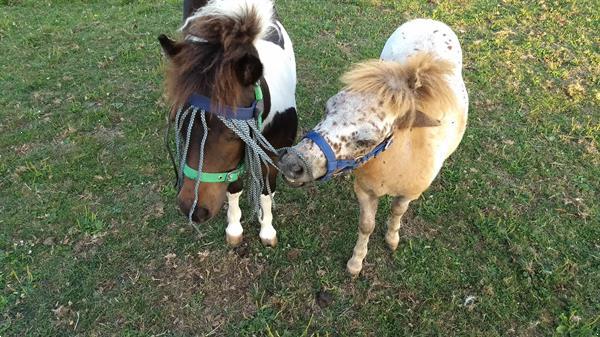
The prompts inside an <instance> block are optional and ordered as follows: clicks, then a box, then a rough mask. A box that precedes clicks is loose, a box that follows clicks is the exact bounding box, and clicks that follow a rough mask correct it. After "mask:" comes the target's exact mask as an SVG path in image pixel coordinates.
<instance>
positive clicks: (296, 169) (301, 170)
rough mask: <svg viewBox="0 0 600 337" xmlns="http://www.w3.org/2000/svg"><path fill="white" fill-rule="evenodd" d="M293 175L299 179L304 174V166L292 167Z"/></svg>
mask: <svg viewBox="0 0 600 337" xmlns="http://www.w3.org/2000/svg"><path fill="white" fill-rule="evenodd" d="M292 173H293V174H294V175H295V176H296V177H299V176H301V175H302V173H304V167H302V165H300V164H294V165H293V166H292Z"/></svg>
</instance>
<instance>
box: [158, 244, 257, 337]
mask: <svg viewBox="0 0 600 337" xmlns="http://www.w3.org/2000/svg"><path fill="white" fill-rule="evenodd" d="M263 270H264V267H263V265H262V264H261V263H260V262H257V261H256V260H255V259H254V256H252V255H251V254H238V253H236V251H233V250H230V251H225V252H223V251H213V250H203V251H200V252H198V253H197V254H196V255H195V256H192V255H187V256H183V257H179V256H177V255H176V254H174V253H169V254H167V255H165V257H164V261H163V263H162V264H160V265H158V266H157V267H155V270H154V271H152V272H151V278H152V281H153V282H154V283H155V285H156V287H158V288H159V289H160V291H159V293H160V294H162V295H163V298H162V301H161V305H163V306H164V310H165V312H166V313H167V315H168V316H169V320H170V321H171V322H172V326H173V329H174V330H177V331H178V332H183V333H192V334H203V333H208V332H211V331H214V332H213V333H216V334H217V335H218V334H219V331H221V329H222V328H223V327H225V326H227V325H228V324H229V323H232V324H235V322H233V320H241V319H243V318H248V317H251V316H252V315H253V314H254V313H255V312H256V311H257V307H256V305H255V301H254V300H253V299H252V298H251V296H252V289H258V279H259V277H260V275H261V274H262V272H263ZM221 332H222V331H221Z"/></svg>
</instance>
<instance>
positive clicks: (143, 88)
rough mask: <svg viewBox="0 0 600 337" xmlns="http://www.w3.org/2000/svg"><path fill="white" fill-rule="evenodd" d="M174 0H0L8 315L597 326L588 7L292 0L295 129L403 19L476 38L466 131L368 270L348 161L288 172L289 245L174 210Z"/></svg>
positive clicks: (592, 18) (232, 326)
mask: <svg viewBox="0 0 600 337" xmlns="http://www.w3.org/2000/svg"><path fill="white" fill-rule="evenodd" d="M180 6H181V4H180V1H174V0H147V1H125V0H106V1H47V0H44V1H32V0H2V1H0V11H1V12H2V15H1V16H0V46H1V49H2V50H1V55H2V56H1V57H0V93H1V94H0V336H71V335H78V336H109V335H114V336H151V335H161V334H162V335H163V336H185V335H204V334H212V335H219V336H221V335H222V336H233V335H237V336H253V335H269V336H302V335H304V336H310V335H314V336H348V335H353V336H436V335H439V336H552V335H556V336H593V335H598V333H599V331H600V328H599V324H600V281H599V280H600V221H599V220H598V219H600V202H599V201H598V200H600V196H599V195H598V191H600V183H599V181H600V178H599V177H600V154H599V152H598V144H599V141H600V110H599V109H598V106H599V104H600V85H599V84H600V69H599V68H598V65H599V64H600V54H599V52H600V50H599V48H600V47H599V45H600V40H599V39H598V31H599V30H600V25H599V23H598V22H600V14H599V12H598V9H597V4H595V3H594V2H593V1H560V2H557V1H539V2H536V3H533V2H521V1H509V0H507V1H503V2H500V3H498V2H495V1H484V0H482V1H416V0H407V1H394V2H391V1H365V0H354V1H351V0H346V1H342V0H336V1H320V0H312V1H309V0H305V1H292V0H279V1H278V2H277V7H278V10H279V13H280V16H281V18H282V21H283V22H284V24H285V26H286V28H287V29H288V31H289V33H290V35H291V37H292V39H293V41H294V43H295V49H296V55H297V63H298V78H299V87H298V92H297V97H298V101H299V111H300V115H301V117H300V118H301V126H302V128H303V129H304V130H306V129H308V128H310V127H311V126H313V125H314V124H315V123H316V122H317V121H318V120H319V119H320V118H321V115H322V111H323V107H324V103H325V101H326V99H327V98H328V97H329V96H331V95H333V94H334V93H335V92H336V91H337V90H338V89H339V87H340V84H339V82H338V81H337V78H338V77H339V75H340V74H342V73H343V72H344V71H345V70H346V69H347V68H348V66H349V65H350V64H351V63H353V62H357V61H360V60H363V59H366V58H374V57H377V56H378V55H379V52H380V50H381V48H382V47H383V44H384V42H385V40H386V39H387V37H388V36H389V35H390V34H391V33H392V32H393V31H394V30H395V29H396V27H397V26H398V25H400V24H401V23H402V22H404V21H406V20H408V19H410V18H415V17H432V18H436V19H439V20H442V21H444V22H446V23H448V24H449V25H450V26H451V27H452V28H453V29H454V30H455V31H456V33H457V34H458V36H459V38H460V40H461V43H462V46H463V50H464V58H465V69H464V76H465V80H466V83H467V88H468V90H469V93H470V100H471V104H470V116H469V126H468V129H467V132H466V135H465V138H464V139H463V142H462V144H461V146H460V147H459V149H458V151H457V152H456V153H455V154H454V155H453V156H452V157H451V159H450V160H449V161H448V162H447V163H446V165H445V166H444V168H443V170H442V173H441V175H440V176H439V177H438V178H437V179H436V181H435V182H434V183H433V185H432V187H431V188H430V189H429V190H428V191H427V192H426V193H425V194H424V195H423V196H422V198H420V199H419V200H418V201H416V202H414V203H413V204H412V205H411V208H410V210H409V212H408V214H407V215H406V217H405V218H404V223H405V225H403V228H402V231H401V233H402V234H401V242H400V247H399V249H398V251H397V252H395V253H393V254H392V253H389V251H388V250H387V248H386V247H385V244H384V242H383V228H384V221H385V218H386V216H387V214H388V213H389V200H386V201H385V202H382V203H381V205H380V211H379V215H378V224H379V226H378V227H377V229H376V231H375V233H374V234H373V236H372V240H371V243H370V245H369V253H368V255H367V259H366V265H365V268H364V270H363V272H362V273H361V276H360V277H358V278H357V279H355V280H352V279H351V278H350V277H349V276H348V275H347V274H346V272H345V262H346V260H347V259H348V257H349V256H350V254H351V251H352V247H353V245H354V242H355V240H356V231H357V217H358V207H357V202H356V201H355V198H354V195H353V193H352V189H351V179H348V178H345V179H344V178H343V179H338V180H337V181H334V182H331V183H328V184H324V185H317V186H311V187H309V188H307V189H301V190H294V189H290V188H288V187H281V186H280V193H278V195H277V198H276V205H275V210H274V214H275V227H276V228H277V230H278V234H279V246H278V247H277V248H276V249H269V248H264V247H263V246H262V245H261V244H260V240H259V239H258V225H257V224H256V223H250V224H246V225H245V228H246V233H247V234H246V238H245V244H244V246H242V247H241V248H238V249H236V250H230V249H229V248H227V246H226V244H225V240H224V226H225V223H224V217H223V215H221V216H220V217H219V218H218V219H217V220H215V221H212V222H211V223H209V224H205V225H202V227H201V229H202V233H203V235H202V236H200V237H199V236H198V235H196V234H195V232H194V231H193V229H191V228H190V227H189V226H188V225H187V224H186V221H185V219H184V217H182V216H180V215H179V214H178V213H177V211H176V209H175V203H174V197H175V191H174V190H173V188H172V187H171V183H172V176H171V168H170V166H169V163H168V161H167V156H166V153H165V151H164V150H163V145H162V139H161V135H162V130H163V127H164V119H163V115H164V113H165V111H166V109H167V106H166V104H165V102H164V100H163V99H162V98H161V91H162V89H161V86H162V70H161V69H162V68H161V67H162V64H161V63H162V62H163V61H162V58H161V55H160V50H159V46H158V43H157V42H156V37H157V36H158V35H159V34H160V33H169V34H170V35H171V36H174V35H175V34H176V32H175V30H176V28H177V27H178V24H179V23H180V19H181V18H180V12H181V10H180ZM280 185H281V184H280ZM319 291H327V292H329V294H330V295H331V299H332V301H331V302H330V303H328V305H326V306H323V307H320V306H318V305H317V302H316V301H315V295H316V294H317V293H318V292H319ZM469 296H475V300H474V301H473V302H472V303H471V304H470V305H466V306H465V305H464V303H465V299H466V298H467V297H469Z"/></svg>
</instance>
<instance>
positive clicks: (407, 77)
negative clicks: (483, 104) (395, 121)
mask: <svg viewBox="0 0 600 337" xmlns="http://www.w3.org/2000/svg"><path fill="white" fill-rule="evenodd" d="M453 70H454V66H453V65H452V63H450V62H448V61H445V60H442V59H440V58H436V57H435V56H434V55H433V54H431V53H426V52H421V53H417V54H415V55H413V56H411V57H410V58H408V59H407V60H406V61H405V62H403V63H399V62H394V61H382V60H369V61H365V62H361V63H359V64H357V65H355V66H354V67H352V69H350V71H348V72H347V73H346V74H344V75H343V76H342V79H341V80H342V82H343V83H344V85H345V89H346V90H348V91H352V92H358V93H364V94H370V95H375V96H376V97H377V98H378V99H379V101H380V102H381V104H382V105H383V106H384V107H385V110H386V111H387V112H388V113H392V114H394V115H395V116H396V117H397V118H408V120H409V121H411V124H412V120H413V119H414V115H415V112H416V111H417V110H418V111H422V112H423V113H425V114H427V115H429V116H431V117H434V118H439V117H441V116H442V115H443V114H444V112H445V111H447V110H448V109H449V108H452V107H454V106H456V104H457V100H456V97H455V95H454V93H453V91H452V89H451V88H450V86H449V84H448V81H447V79H446V76H447V75H451V74H452V73H453Z"/></svg>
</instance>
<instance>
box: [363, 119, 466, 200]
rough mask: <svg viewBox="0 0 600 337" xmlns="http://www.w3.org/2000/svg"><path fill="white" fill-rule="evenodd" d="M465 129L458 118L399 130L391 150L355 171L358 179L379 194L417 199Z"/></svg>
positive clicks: (372, 191)
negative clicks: (439, 124) (432, 126)
mask: <svg viewBox="0 0 600 337" xmlns="http://www.w3.org/2000/svg"><path fill="white" fill-rule="evenodd" d="M461 122H462V119H461ZM463 133H464V123H458V122H455V123H444V124H443V125H442V126H440V127H434V128H418V129H413V130H412V131H408V130H402V131H400V132H397V133H396V135H395V136H394V142H393V143H392V145H391V146H390V148H389V149H388V150H387V151H385V152H383V153H382V154H380V155H379V156H378V157H376V158H374V159H373V160H371V161H369V162H367V163H366V164H365V165H364V166H362V167H360V168H359V169H357V170H356V171H355V176H356V182H357V183H358V184H359V185H360V186H361V187H362V188H364V189H365V190H368V191H370V192H371V193H373V194H375V195H377V196H383V195H392V196H404V197H406V198H410V199H416V198H418V197H419V196H420V195H421V193H423V192H424V191H425V190H426V189H427V188H428V187H429V185H431V182H432V181H433V180H434V179H435V177H436V176H437V174H438V173H439V171H440V169H441V167H442V165H443V163H444V161H445V160H446V159H447V158H448V157H449V156H450V154H452V152H454V150H455V149H456V148H457V146H458V144H459V143H460V140H461V138H462V135H463Z"/></svg>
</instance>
